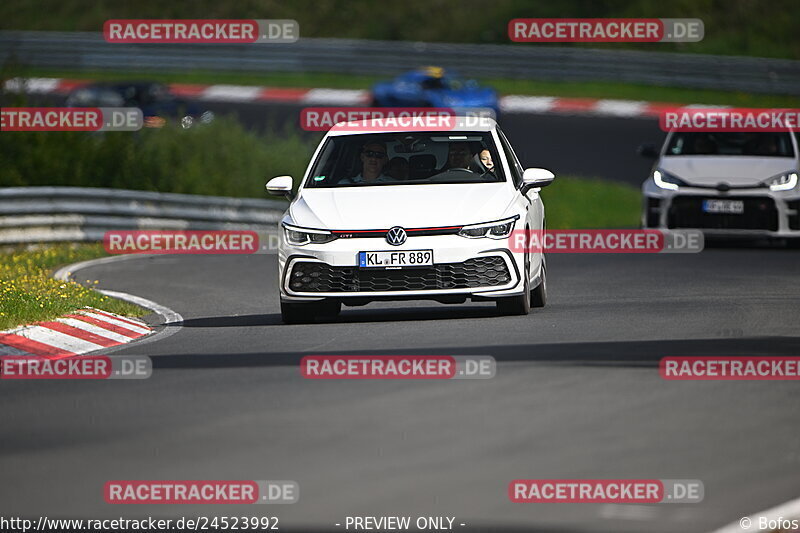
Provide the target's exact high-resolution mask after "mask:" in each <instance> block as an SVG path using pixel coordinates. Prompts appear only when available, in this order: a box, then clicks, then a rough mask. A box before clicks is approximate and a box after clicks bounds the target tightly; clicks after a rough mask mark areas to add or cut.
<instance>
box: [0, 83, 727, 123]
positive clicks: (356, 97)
mask: <svg viewBox="0 0 800 533" xmlns="http://www.w3.org/2000/svg"><path fill="white" fill-rule="evenodd" d="M87 83H92V82H91V80H70V79H63V78H24V79H23V78H12V79H9V80H6V81H5V83H4V84H3V86H4V88H5V90H7V91H9V92H15V93H29V94H66V93H69V92H70V91H72V90H73V89H75V88H77V87H80V86H81V85H86V84H87ZM169 87H170V89H171V90H172V92H173V93H175V94H177V95H180V96H184V97H187V98H197V99H200V100H208V101H217V102H283V103H294V104H302V105H331V106H367V105H369V103H370V98H371V96H370V92H369V91H364V90H354V89H292V88H285V87H260V86H251V85H195V84H185V83H172V84H169ZM680 107H686V106H685V105H683V104H670V103H659V102H645V101H638V100H608V99H597V98H561V97H557V96H519V95H506V96H502V97H500V111H501V112H502V113H558V114H569V115H595V116H613V117H629V118H635V117H657V116H658V115H659V113H661V112H662V111H664V110H667V109H675V108H680ZM714 107H727V106H714Z"/></svg>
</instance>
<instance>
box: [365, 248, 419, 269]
mask: <svg viewBox="0 0 800 533" xmlns="http://www.w3.org/2000/svg"><path fill="white" fill-rule="evenodd" d="M432 264H433V250H396V251H393V252H359V254H358V266H360V267H362V268H370V267H372V268H387V267H405V266H427V265H432Z"/></svg>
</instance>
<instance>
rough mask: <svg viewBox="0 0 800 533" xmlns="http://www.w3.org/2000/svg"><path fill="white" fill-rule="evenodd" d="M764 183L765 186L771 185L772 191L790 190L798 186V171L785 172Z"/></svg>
mask: <svg viewBox="0 0 800 533" xmlns="http://www.w3.org/2000/svg"><path fill="white" fill-rule="evenodd" d="M762 183H763V184H764V186H765V187H769V189H770V190H771V191H788V190H790V189H794V188H795V187H797V172H793V171H789V172H784V173H783V174H778V175H777V176H773V177H771V178H770V179H768V180H766V181H764V182H762Z"/></svg>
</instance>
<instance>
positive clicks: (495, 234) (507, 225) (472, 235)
mask: <svg viewBox="0 0 800 533" xmlns="http://www.w3.org/2000/svg"><path fill="white" fill-rule="evenodd" d="M518 218H519V215H515V216H513V217H511V218H505V219H503V220H497V221H495V222H485V223H483V224H472V225H470V226H464V227H463V228H461V231H459V232H458V234H459V235H460V236H462V237H466V238H468V239H482V238H484V237H489V238H490V239H505V238H506V237H508V236H509V235H510V234H511V230H513V229H514V223H516V221H517V219H518Z"/></svg>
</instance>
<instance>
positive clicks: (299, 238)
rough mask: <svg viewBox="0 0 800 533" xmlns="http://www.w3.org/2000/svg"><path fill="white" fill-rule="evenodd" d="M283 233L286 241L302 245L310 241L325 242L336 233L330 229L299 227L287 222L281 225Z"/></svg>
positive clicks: (294, 244)
mask: <svg viewBox="0 0 800 533" xmlns="http://www.w3.org/2000/svg"><path fill="white" fill-rule="evenodd" d="M283 233H284V235H286V242H288V243H289V244H291V245H293V246H303V245H304V244H310V243H313V244H325V243H326V242H331V241H333V240H335V239H336V235H334V234H333V233H331V232H330V231H325V230H321V229H310V228H300V227H297V226H290V225H288V224H284V225H283Z"/></svg>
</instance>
